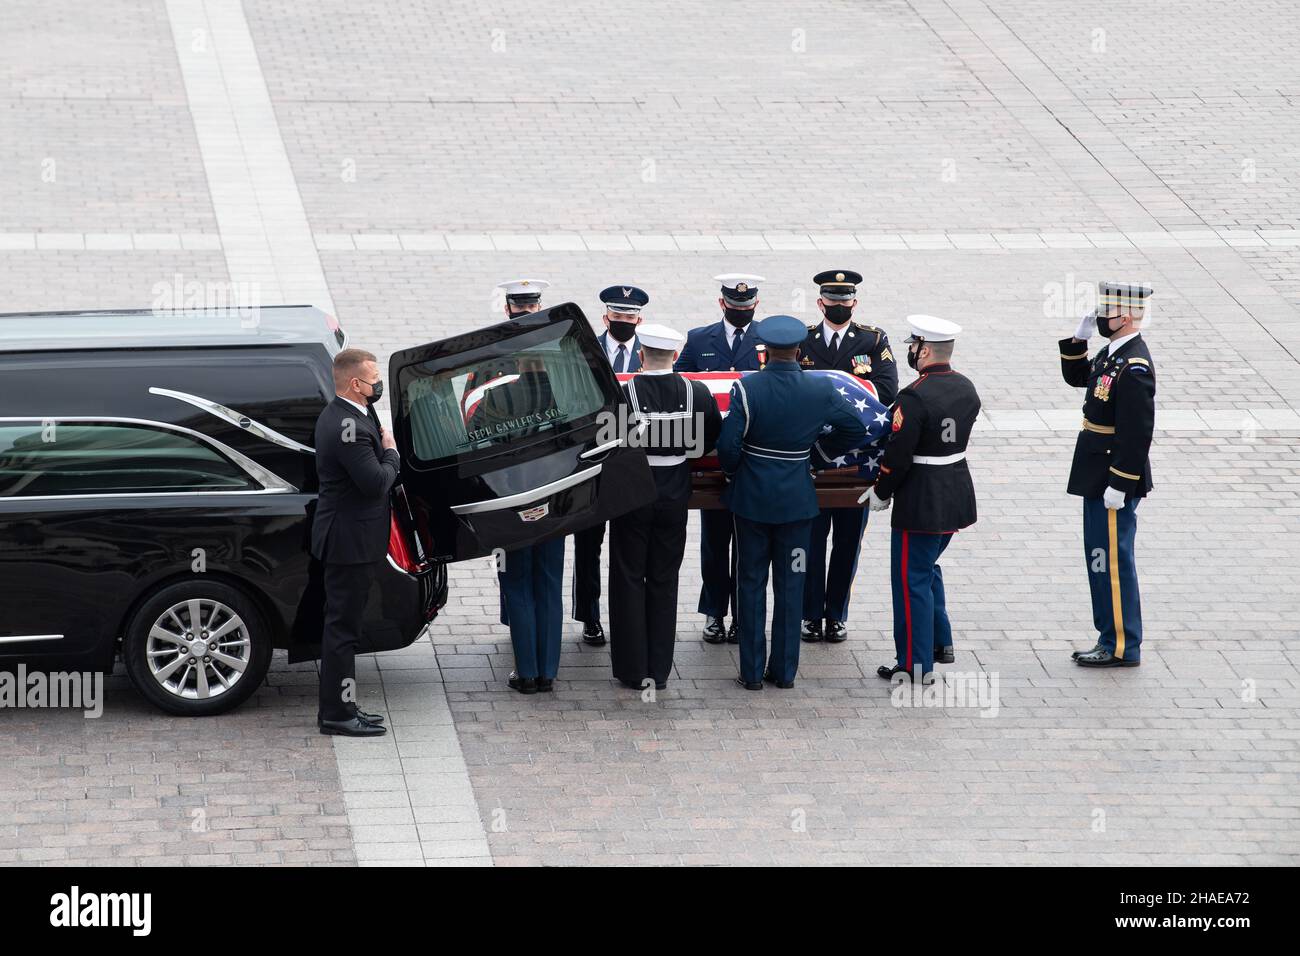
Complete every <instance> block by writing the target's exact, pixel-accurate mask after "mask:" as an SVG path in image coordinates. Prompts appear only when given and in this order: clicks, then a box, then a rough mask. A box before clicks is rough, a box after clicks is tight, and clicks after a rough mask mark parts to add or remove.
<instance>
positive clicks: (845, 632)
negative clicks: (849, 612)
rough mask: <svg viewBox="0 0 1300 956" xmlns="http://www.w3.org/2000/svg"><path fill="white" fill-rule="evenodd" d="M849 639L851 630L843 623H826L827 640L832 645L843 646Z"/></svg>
mask: <svg viewBox="0 0 1300 956" xmlns="http://www.w3.org/2000/svg"><path fill="white" fill-rule="evenodd" d="M848 639H849V629H848V628H847V627H845V626H844V622H843V621H827V622H826V640H828V641H829V642H830V643H832V644H843V643H844V642H845V641H847V640H848Z"/></svg>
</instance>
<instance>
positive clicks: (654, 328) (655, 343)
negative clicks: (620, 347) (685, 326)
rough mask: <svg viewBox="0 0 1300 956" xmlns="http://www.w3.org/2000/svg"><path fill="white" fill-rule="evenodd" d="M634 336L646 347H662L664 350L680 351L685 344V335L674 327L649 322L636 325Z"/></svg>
mask: <svg viewBox="0 0 1300 956" xmlns="http://www.w3.org/2000/svg"><path fill="white" fill-rule="evenodd" d="M636 337H637V338H638V339H640V341H641V344H642V345H644V346H646V347H647V348H652V349H663V350H664V351H665V352H680V351H681V348H682V346H683V345H685V344H686V336H684V335H682V333H680V332H678V331H677V330H676V329H673V328H669V327H668V326H666V325H659V324H656V323H649V322H647V323H643V324H641V325H639V326H637V330H636Z"/></svg>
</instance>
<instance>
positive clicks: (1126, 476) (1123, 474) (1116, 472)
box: [1110, 428, 1142, 481]
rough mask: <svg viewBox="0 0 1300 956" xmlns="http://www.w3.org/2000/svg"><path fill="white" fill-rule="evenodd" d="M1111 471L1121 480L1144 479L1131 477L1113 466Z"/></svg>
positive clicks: (1138, 476)
mask: <svg viewBox="0 0 1300 956" xmlns="http://www.w3.org/2000/svg"><path fill="white" fill-rule="evenodd" d="M1114 430H1115V429H1113V428H1112V429H1111V431H1114ZM1110 470H1111V472H1113V473H1114V474H1116V475H1119V476H1120V477H1121V478H1127V479H1128V480H1129V481H1141V480H1142V477H1141V476H1140V475H1130V474H1129V473H1128V472H1127V471H1120V470H1119V469H1118V468H1116V467H1114V466H1113V465H1112V466H1111V469H1110Z"/></svg>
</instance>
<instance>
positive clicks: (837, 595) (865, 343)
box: [799, 269, 898, 644]
mask: <svg viewBox="0 0 1300 956" xmlns="http://www.w3.org/2000/svg"><path fill="white" fill-rule="evenodd" d="M861 281H862V275H861V273H858V272H854V271H852V270H851V269H829V270H827V271H826V272H819V273H817V275H815V276H813V282H816V283H817V286H818V288H819V290H820V295H819V297H818V299H817V308H818V309H820V310H821V313H822V321H821V322H818V323H817V324H816V325H810V326H808V337H807V339H805V340H804V343H803V348H802V349H801V350H800V359H799V364H800V365H801V366H802V367H803V368H807V369H836V370H838V371H841V372H848V373H849V374H851V375H856V376H857V377H858V378H860V379H863V380H865V381H869V382H871V384H872V385H874V386H875V389H876V396H877V397H878V398H879V399H880V401H881V403H882V404H884V405H889V404H891V403H892V402H893V401H894V396H895V395H897V394H898V364H897V363H896V362H895V361H894V353H893V352H891V351H890V349H889V337H888V336H886V335H885V333H884V330H882V329H878V328H876V326H874V325H863V324H862V323H860V322H854V321H852V318H853V309H854V307H855V306H856V305H857V304H858V284H859V283H860V282H861ZM868 514H869V512H868V511H867V509H866V508H823V509H822V511H821V513H820V514H819V515H817V517H816V518H815V519H814V520H813V526H812V538H811V542H810V545H809V551H808V579H807V581H806V582H805V583H804V595H803V619H804V620H803V631H802V635H801V636H802V637H803V639H804V640H805V641H820V640H822V639H823V637H824V638H825V640H827V641H830V642H831V643H834V644H838V643H839V642H841V641H843V640H845V639H846V638H847V637H848V636H849V635H848V629H847V628H846V627H845V626H844V622H845V621H847V620H848V617H849V595H850V593H851V592H852V589H853V575H854V574H855V573H856V571H857V567H858V552H859V550H860V549H861V547H862V532H863V530H864V529H865V528H866V526H867V515H868ZM832 529H833V530H834V534H835V537H834V542H833V544H832V546H831V555H830V562H829V564H828V563H827V560H826V536H827V535H828V534H830V533H831V532H832ZM823 621H825V622H826V629H825V631H823V630H822V622H823Z"/></svg>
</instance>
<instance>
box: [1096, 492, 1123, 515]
mask: <svg viewBox="0 0 1300 956" xmlns="http://www.w3.org/2000/svg"><path fill="white" fill-rule="evenodd" d="M1124 497H1125V495H1124V492H1122V491H1120V490H1119V489H1118V488H1107V489H1106V493H1105V494H1104V495H1102V496H1101V500H1102V503H1103V504H1104V505H1105V506H1106V507H1107V508H1109V509H1110V510H1111V511H1119V510H1120V509H1121V508H1123V507H1124Z"/></svg>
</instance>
